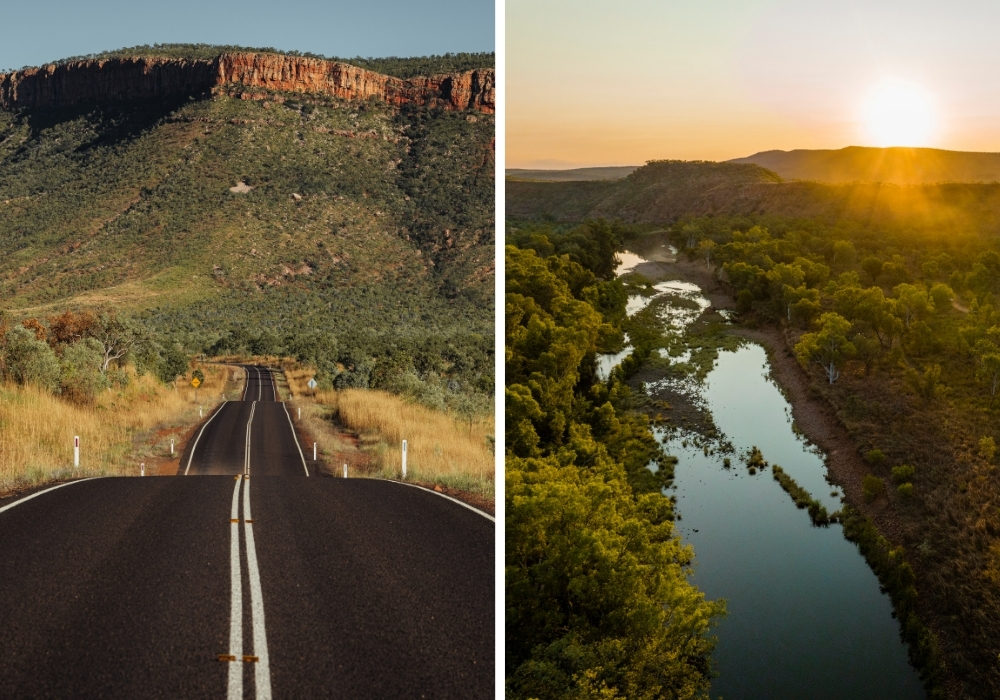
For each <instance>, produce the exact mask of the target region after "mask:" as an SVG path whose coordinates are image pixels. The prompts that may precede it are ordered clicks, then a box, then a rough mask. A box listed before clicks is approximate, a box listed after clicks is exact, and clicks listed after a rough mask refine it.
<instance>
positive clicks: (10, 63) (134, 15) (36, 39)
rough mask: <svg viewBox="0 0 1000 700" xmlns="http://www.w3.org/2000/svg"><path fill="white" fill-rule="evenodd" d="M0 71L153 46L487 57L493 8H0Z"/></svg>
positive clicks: (180, 0)
mask: <svg viewBox="0 0 1000 700" xmlns="http://www.w3.org/2000/svg"><path fill="white" fill-rule="evenodd" d="M0 17H2V25H0V26H2V27H3V39H2V40H0V71H2V70H5V69H9V68H20V67H21V66H33V65H40V64H43V63H46V62H48V61H54V60H57V59H60V58H65V57H67V56H79V55H84V54H88V53H97V52H100V51H106V50H110V49H117V48H122V47H124V46H136V45H139V44H155V43H206V44H236V45H241V46H273V47H275V48H279V49H284V50H298V51H310V52H313V53H319V54H323V55H326V56H340V57H352V56H423V55H428V54H441V53H448V52H451V53H457V52H462V51H470V52H472V51H493V50H494V49H495V38H494V29H493V27H494V4H493V2H492V0H410V1H407V0H365V2H357V1H354V2H347V1H346V0H340V1H332V2H331V1H330V0H326V1H323V0H280V2H274V1H273V0H270V1H265V0H238V1H234V0H228V1H226V2H222V1H220V0H160V1H158V2H150V1H147V0H127V1H126V0H98V1H97V2H81V1H80V0H40V1H39V2H22V1H18V2H14V1H13V0H0Z"/></svg>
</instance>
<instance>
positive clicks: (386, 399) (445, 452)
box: [285, 368, 495, 508]
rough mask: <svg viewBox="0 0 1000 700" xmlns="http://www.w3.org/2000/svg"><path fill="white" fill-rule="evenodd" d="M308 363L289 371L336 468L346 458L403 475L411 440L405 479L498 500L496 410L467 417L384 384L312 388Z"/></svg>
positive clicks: (372, 471) (364, 467)
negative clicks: (382, 386)
mask: <svg viewBox="0 0 1000 700" xmlns="http://www.w3.org/2000/svg"><path fill="white" fill-rule="evenodd" d="M312 375H313V372H312V371H311V370H309V369H308V368H297V369H288V370H286V371H285V377H286V381H287V386H288V391H289V393H290V395H291V396H292V397H293V399H294V407H295V408H296V409H298V408H302V418H301V426H302V427H303V428H304V430H305V432H307V433H308V434H310V435H311V436H312V437H313V438H314V439H316V440H317V442H320V441H321V440H322V444H323V449H322V450H321V454H322V455H323V456H324V457H325V458H326V459H327V462H328V464H329V469H330V471H331V472H332V473H339V472H338V469H339V468H340V466H341V462H343V463H347V464H348V465H349V468H350V469H351V470H352V473H355V474H357V475H359V476H369V477H381V478H386V479H400V478H401V473H400V467H401V461H402V441H403V440H404V439H405V440H406V441H407V474H406V480H407V481H410V482H414V483H422V484H429V485H431V486H432V487H433V486H439V487H441V488H442V490H444V489H453V490H456V491H460V492H464V493H467V494H469V495H470V496H473V497H474V499H475V500H479V501H486V502H488V504H489V506H490V508H492V504H493V502H494V479H495V460H494V457H493V436H494V423H493V416H492V415H479V416H473V417H472V418H469V417H460V416H458V415H456V414H454V413H451V412H446V411H438V410H434V409H431V408H427V407H425V406H421V405H419V404H416V403H411V402H408V401H406V400H405V399H404V398H402V397H400V396H396V395H395V394H391V393H389V392H385V391H377V390H370V389H345V390H341V391H317V392H312V391H311V390H310V389H309V388H308V386H307V382H308V381H309V379H310V377H312Z"/></svg>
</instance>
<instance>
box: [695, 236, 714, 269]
mask: <svg viewBox="0 0 1000 700" xmlns="http://www.w3.org/2000/svg"><path fill="white" fill-rule="evenodd" d="M714 252H715V241H713V240H711V239H707V238H706V239H705V240H703V241H701V242H700V243H698V254H699V255H701V257H703V258H705V267H707V268H709V269H711V267H712V254H713V253H714Z"/></svg>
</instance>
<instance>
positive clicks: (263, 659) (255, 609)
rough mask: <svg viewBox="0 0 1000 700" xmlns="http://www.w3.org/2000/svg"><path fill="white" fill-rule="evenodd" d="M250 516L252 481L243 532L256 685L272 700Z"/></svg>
mask: <svg viewBox="0 0 1000 700" xmlns="http://www.w3.org/2000/svg"><path fill="white" fill-rule="evenodd" d="M251 520H253V518H252V517H250V482H249V481H247V483H246V485H245V486H244V487H243V534H244V536H245V539H246V549H247V568H248V569H249V572H250V610H251V612H252V614H253V653H254V656H256V657H257V663H255V664H254V687H255V688H256V692H257V700H271V665H270V661H269V659H268V655H267V630H266V629H265V627H264V594H263V593H262V592H261V588H260V570H259V569H258V568H257V547H256V546H255V545H254V539H253V523H251V522H250V521H251Z"/></svg>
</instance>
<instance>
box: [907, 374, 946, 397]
mask: <svg viewBox="0 0 1000 700" xmlns="http://www.w3.org/2000/svg"><path fill="white" fill-rule="evenodd" d="M906 384H907V385H908V386H909V387H910V389H912V390H913V393H915V394H916V395H917V396H919V397H921V398H922V399H923V400H924V401H926V402H928V403H929V402H931V401H933V400H934V399H936V398H939V397H941V396H943V395H944V394H945V392H946V391H947V389H946V388H945V387H944V386H943V385H942V384H941V365H929V366H927V367H925V368H924V373H923V374H921V373H920V372H917V371H916V370H914V369H910V368H909V367H907V368H906Z"/></svg>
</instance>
